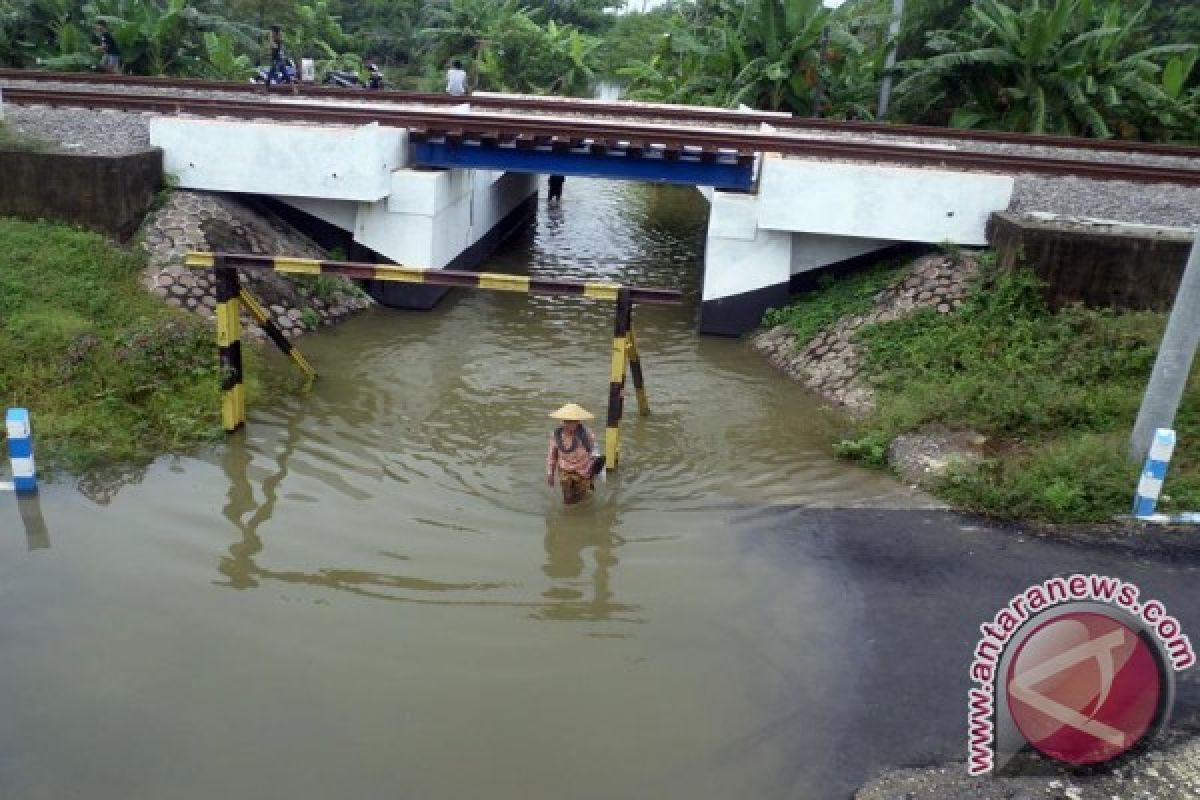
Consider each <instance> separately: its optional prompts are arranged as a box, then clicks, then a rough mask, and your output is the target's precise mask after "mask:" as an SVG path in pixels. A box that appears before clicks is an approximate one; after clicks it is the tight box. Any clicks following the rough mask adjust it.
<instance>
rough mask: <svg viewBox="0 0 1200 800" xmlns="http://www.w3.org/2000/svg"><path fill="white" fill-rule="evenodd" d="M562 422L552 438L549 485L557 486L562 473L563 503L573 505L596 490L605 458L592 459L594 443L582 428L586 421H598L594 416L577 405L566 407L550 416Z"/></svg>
mask: <svg viewBox="0 0 1200 800" xmlns="http://www.w3.org/2000/svg"><path fill="white" fill-rule="evenodd" d="M550 417H551V419H557V420H561V421H562V425H559V426H558V427H557V428H555V429H554V433H553V434H551V436H550V450H549V452H548V453H547V454H546V483H547V484H549V485H550V486H553V485H554V473H555V471H556V470H557V471H558V473H559V482H560V483H561V484H562V493H563V502H564V503H566V504H567V505H574V504H575V503H578V502H579V501H580V500H582V499H584V498H585V497H587V494H588V492H590V491H591V490H592V488H593V486H594V483H593V480H592V479H593V478H594V477H595V475H596V473H597V472H599V471H600V470H601V469H603V468H604V457H603V456H594V455H592V448H593V446H594V442H595V440H594V439H592V435H591V433H589V432H588V429H587V428H585V427H584V426H583V421H584V420H588V419H595V418H596V417H595V415H593V414H591V413H590V412H588V411H586V410H584V409H583V408H581V407H580V406H578V405H576V404H575V403H567V404H566V405H565V406H563V407H562V408H560V409H559V410H558V411H555V412H554V413H553V414H551V415H550Z"/></svg>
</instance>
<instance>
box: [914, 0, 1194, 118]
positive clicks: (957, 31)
mask: <svg viewBox="0 0 1200 800" xmlns="http://www.w3.org/2000/svg"><path fill="white" fill-rule="evenodd" d="M1148 8H1149V5H1148V4H1146V5H1143V6H1141V7H1139V8H1137V9H1136V10H1132V11H1131V10H1129V9H1128V8H1127V7H1125V6H1122V5H1121V3H1119V2H1109V3H1100V2H1094V0H1048V1H1047V2H1041V1H1040V0H1034V2H1028V3H1019V4H1016V7H1014V6H1013V4H1012V3H1011V2H1008V1H1007V0H979V2H977V3H975V4H973V5H971V6H970V7H969V8H968V9H967V10H966V11H965V12H964V15H963V18H962V21H961V22H960V24H959V25H958V26H957V27H956V28H954V29H952V30H935V31H931V32H930V33H929V34H928V38H927V40H926V48H927V49H928V50H929V51H931V52H932V53H933V55H931V56H929V57H926V58H915V59H910V60H908V61H906V62H905V63H904V64H903V65H902V68H903V70H904V72H905V76H906V77H905V78H904V79H903V80H902V81H901V82H900V83H899V84H898V85H897V86H896V94H897V95H898V98H899V107H900V109H901V111H902V112H903V111H904V110H905V109H906V110H907V113H909V114H910V115H913V116H915V117H917V118H919V119H927V118H929V117H933V118H934V119H933V120H929V121H935V120H936V118H938V117H940V118H941V119H942V120H943V121H945V120H946V119H947V118H948V121H949V123H950V124H951V125H953V126H959V127H987V128H997V129H1002V130H1012V131H1026V132H1032V133H1057V134H1069V135H1084V136H1095V137H1101V138H1108V137H1111V136H1114V135H1121V136H1124V137H1127V138H1133V137H1136V136H1145V135H1147V134H1148V135H1151V136H1155V137H1156V138H1180V139H1189V138H1190V139H1195V138H1196V137H1197V135H1198V132H1200V117H1198V116H1197V115H1196V113H1195V110H1194V108H1189V107H1188V103H1187V102H1186V101H1185V99H1183V98H1182V89H1183V86H1184V84H1185V82H1186V75H1185V74H1183V71H1184V69H1185V68H1186V70H1187V71H1188V72H1190V71H1191V68H1192V66H1193V65H1194V60H1195V52H1196V46H1195V45H1181V44H1176V45H1160V46H1157V47H1150V48H1140V47H1138V42H1139V36H1140V34H1141V33H1142V32H1143V31H1144V26H1145V18H1146V14H1147V11H1148ZM1171 56H1178V57H1180V59H1181V60H1180V61H1179V62H1176V63H1175V64H1174V65H1173V66H1170V62H1169V61H1168V59H1169V58H1170V57H1171ZM1164 62H1165V63H1166V64H1168V69H1169V74H1167V73H1166V71H1165V70H1164ZM1172 88H1174V89H1175V90H1176V91H1175V93H1174V95H1172V93H1171V92H1170V91H1168V90H1169V89H1172Z"/></svg>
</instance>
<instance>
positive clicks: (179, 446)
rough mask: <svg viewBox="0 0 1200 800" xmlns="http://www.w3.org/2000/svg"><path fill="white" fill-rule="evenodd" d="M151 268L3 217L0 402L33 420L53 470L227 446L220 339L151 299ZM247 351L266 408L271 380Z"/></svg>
mask: <svg viewBox="0 0 1200 800" xmlns="http://www.w3.org/2000/svg"><path fill="white" fill-rule="evenodd" d="M142 267H143V261H142V259H141V257H140V256H136V255H134V254H131V253H128V252H125V251H122V250H119V249H116V248H114V247H112V246H110V245H109V244H107V243H106V242H105V240H104V239H103V238H102V237H100V236H98V235H96V234H91V233H84V232H80V231H76V230H73V229H71V228H66V227H62V226H57V225H50V224H46V223H37V224H33V223H26V222H18V221H16V220H11V219H3V218H0V352H3V353H6V354H9V356H11V357H8V358H5V359H2V360H0V403H2V404H7V405H9V406H14V405H20V406H25V407H27V408H29V409H30V410H31V412H32V413H33V415H34V419H35V424H36V426H37V433H38V447H39V457H40V459H41V462H42V463H43V464H44V465H46V466H48V467H55V466H58V467H65V468H68V469H71V470H84V469H89V468H92V467H96V466H100V465H104V464H108V463H113V462H121V461H146V460H148V459H150V458H152V457H154V456H155V455H158V454H160V453H163V452H180V451H184V450H187V449H189V448H192V447H195V446H196V445H198V444H201V443H203V442H207V441H211V440H214V439H216V438H217V437H219V436H220V435H221V428H220V424H219V420H218V413H217V412H218V408H219V402H220V392H219V388H218V375H217V362H216V354H215V344H214V341H215V340H214V334H213V331H212V329H211V328H210V327H209V325H207V324H206V323H204V322H203V321H202V320H200V319H198V318H197V317H194V316H192V315H190V314H186V313H184V312H181V311H173V310H171V309H169V308H167V307H166V306H165V305H163V303H162V302H161V301H160V300H158V299H156V298H154V297H153V296H151V295H150V294H148V293H147V292H146V291H145V290H144V289H142V288H141V286H140V285H139V273H140V271H141V268H142ZM246 352H247V355H248V358H250V359H251V360H252V361H251V363H250V365H249V369H248V374H247V378H248V380H247V385H248V388H249V389H250V393H251V397H252V398H257V397H260V396H261V395H262V394H263V391H264V386H263V384H262V382H261V375H262V374H263V371H262V369H261V368H259V367H257V365H255V364H254V363H253V361H255V360H257V351H256V350H254V349H253V348H249V347H247V348H246ZM271 380H272V382H273V383H274V382H275V381H276V379H275V378H271Z"/></svg>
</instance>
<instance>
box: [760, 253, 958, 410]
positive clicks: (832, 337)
mask: <svg viewBox="0 0 1200 800" xmlns="http://www.w3.org/2000/svg"><path fill="white" fill-rule="evenodd" d="M978 271H979V266H978V263H977V262H976V260H975V257H974V255H973V254H971V253H962V254H961V255H958V256H956V257H951V256H948V255H944V254H941V253H937V254H932V255H928V256H923V257H921V258H919V259H917V260H916V261H914V262H913V263H912V265H911V266H910V267H909V268H908V269H907V270H905V271H904V273H903V274H902V275H901V276H900V277H899V278H897V280H896V281H895V282H894V283H893V284H892V285H891V286H889V287H888V288H887V289H884V290H883V291H881V292H880V293H879V294H877V295H876V296H875V300H874V302H873V304H872V305H871V308H870V309H869V310H867V311H866V312H864V313H862V314H855V315H853V316H849V317H844V318H843V319H840V320H838V321H837V322H835V323H834V324H832V325H830V326H829V327H827V328H825V329H824V330H822V331H820V332H819V333H818V334H817V335H816V336H815V337H813V339H812V341H810V342H797V341H796V337H795V335H794V334H793V333H792V331H791V329H790V328H788V327H787V326H784V325H780V326H777V327H775V328H772V329H770V330H768V331H765V332H763V333H761V334H759V335H758V336H756V337H755V338H754V348H755V349H756V350H758V351H759V352H761V353H763V354H765V355H766V356H767V358H768V360H769V361H770V362H771V363H772V364H774V365H775V366H777V367H779V368H780V369H782V370H783V371H784V372H786V373H788V375H790V376H791V377H792V378H793V379H795V380H797V381H800V382H801V383H803V384H804V385H805V386H807V387H808V388H810V389H812V390H813V391H815V392H817V393H818V394H820V395H821V396H822V397H824V398H825V399H827V400H828V401H829V402H831V403H833V404H834V405H837V406H840V407H842V408H844V409H845V410H847V411H849V412H851V413H854V414H862V413H866V412H868V411H870V410H871V409H872V408H873V406H874V402H875V396H874V391H873V390H872V389H871V387H870V385H869V384H868V383H867V382H866V380H865V376H864V375H863V374H862V370H863V355H862V349H861V347H860V346H859V344H858V343H857V342H856V341H855V336H856V334H857V333H858V331H859V329H861V328H863V327H864V326H867V325H872V324H874V323H877V322H888V321H890V320H895V319H900V318H901V317H904V316H907V315H909V314H912V313H914V312H916V311H919V310H921V309H933V310H934V311H937V312H938V313H939V314H949V313H950V312H951V311H954V310H955V309H957V308H958V307H959V306H961V305H962V303H963V301H964V300H965V299H966V297H967V294H968V292H969V291H970V286H971V282H972V280H973V279H974V277H975V275H976V274H977V273H978Z"/></svg>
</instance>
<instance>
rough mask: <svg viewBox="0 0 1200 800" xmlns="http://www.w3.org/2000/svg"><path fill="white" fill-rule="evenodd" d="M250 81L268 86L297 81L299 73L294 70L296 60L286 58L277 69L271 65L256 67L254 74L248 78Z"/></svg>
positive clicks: (298, 80)
mask: <svg viewBox="0 0 1200 800" xmlns="http://www.w3.org/2000/svg"><path fill="white" fill-rule="evenodd" d="M250 82H251V83H257V84H266V85H269V86H277V85H279V84H283V83H299V82H300V73H299V72H298V71H297V70H296V62H294V61H292V59H290V58H288V59H285V60H284V62H283V64H282V65H281V67H280V69H278V70H275V69H274V68H273V67H258V68H257V69H256V70H255V72H254V76H253V77H251V78H250Z"/></svg>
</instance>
